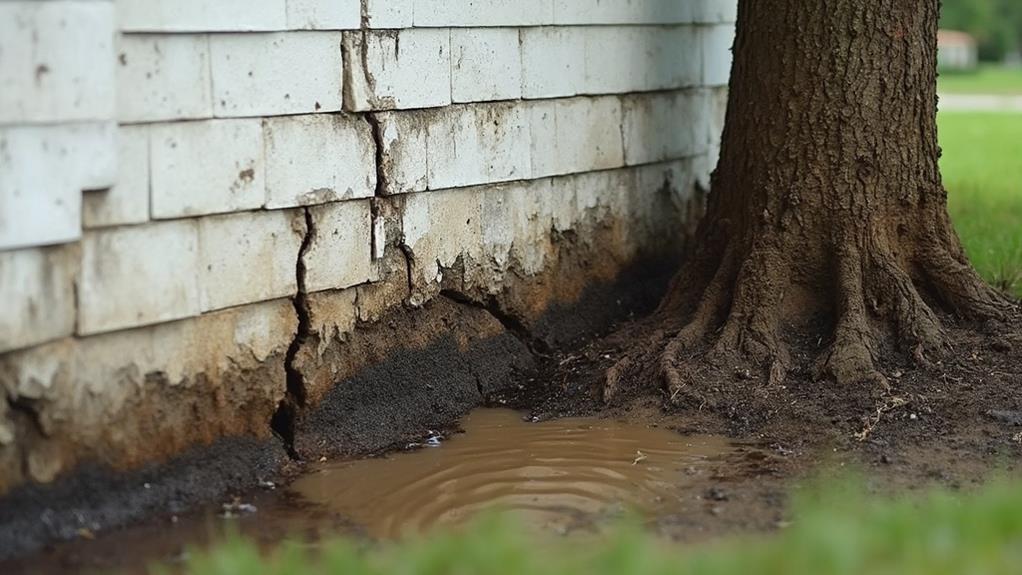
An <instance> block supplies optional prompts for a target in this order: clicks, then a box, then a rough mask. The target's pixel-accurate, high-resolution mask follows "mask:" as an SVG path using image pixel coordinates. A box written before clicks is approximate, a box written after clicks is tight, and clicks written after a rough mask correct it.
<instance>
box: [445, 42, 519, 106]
mask: <svg viewBox="0 0 1022 575" xmlns="http://www.w3.org/2000/svg"><path fill="white" fill-rule="evenodd" d="M521 96H522V56H521V46H520V45H519V32H518V30H516V29H514V28H468V29H462V28H458V29H455V30H451V100H453V101H454V102H456V103H457V102H485V101H487V100H515V99H518V98H520V97H521Z"/></svg>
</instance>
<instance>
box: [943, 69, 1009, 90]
mask: <svg viewBox="0 0 1022 575" xmlns="http://www.w3.org/2000/svg"><path fill="white" fill-rule="evenodd" d="M937 91H938V92H940V93H943V94H996V95H999V96H1000V95H1012V94H1017V95H1020V96H1022V69H1020V68H1005V67H1003V66H992V65H986V66H982V67H980V68H979V69H978V70H976V71H975V72H941V73H940V79H939V80H938V81H937Z"/></svg>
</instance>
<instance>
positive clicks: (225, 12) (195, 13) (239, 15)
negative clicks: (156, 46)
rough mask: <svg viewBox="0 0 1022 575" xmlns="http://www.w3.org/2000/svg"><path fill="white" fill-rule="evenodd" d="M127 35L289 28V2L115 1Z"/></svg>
mask: <svg viewBox="0 0 1022 575" xmlns="http://www.w3.org/2000/svg"><path fill="white" fill-rule="evenodd" d="M116 3H117V22H118V25H119V26H120V28H121V30H124V31H127V32H205V31H215V32H249V31H267V30H284V29H286V28H287V17H288V11H287V0H258V1H253V0H216V1H215V2H210V1H209V0H173V1H169V0H116Z"/></svg>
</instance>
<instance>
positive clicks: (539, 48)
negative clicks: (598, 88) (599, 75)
mask: <svg viewBox="0 0 1022 575" xmlns="http://www.w3.org/2000/svg"><path fill="white" fill-rule="evenodd" d="M588 31H589V29H588V28H551V27H544V28H525V29H523V30H522V31H521V50H522V96H523V97H525V98H557V97H562V96H574V95H575V94H578V93H581V92H582V91H583V90H584V89H585V74H586V70H585V61H586V34H587V33H588Z"/></svg>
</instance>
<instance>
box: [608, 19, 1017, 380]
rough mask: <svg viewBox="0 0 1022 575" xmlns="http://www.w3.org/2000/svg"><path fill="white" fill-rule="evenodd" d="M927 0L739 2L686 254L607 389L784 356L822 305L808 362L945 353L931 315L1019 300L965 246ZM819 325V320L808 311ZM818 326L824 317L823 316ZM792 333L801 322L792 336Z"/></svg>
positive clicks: (788, 359) (831, 370) (819, 372)
mask: <svg viewBox="0 0 1022 575" xmlns="http://www.w3.org/2000/svg"><path fill="white" fill-rule="evenodd" d="M938 5H939V1H938V0H827V1H825V2H824V1H818V0H817V1H807V0H742V1H741V3H740V7H739V15H738V32H737V38H736V40H735V46H734V65H733V69H732V75H731V85H730V93H729V98H728V105H727V115H726V121H725V128H724V134H723V140H722V146H721V156H720V159H719V163H718V165H717V169H716V171H715V172H714V174H713V177H712V192H711V194H710V195H709V198H708V200H707V207H706V213H705V215H704V217H703V220H702V221H701V223H700V225H699V228H698V231H697V234H696V237H695V247H694V250H693V255H692V257H691V258H690V259H689V260H688V261H687V262H686V263H685V264H684V265H683V267H682V269H681V270H680V272H679V273H678V274H677V276H676V277H675V279H674V281H673V283H672V286H671V288H670V291H669V293H668V295H667V297H666V298H665V299H664V301H663V302H662V303H661V305H660V307H659V309H658V310H657V311H656V313H655V314H654V315H653V316H652V318H651V319H650V320H648V321H649V322H651V324H647V325H653V327H654V329H653V330H652V333H653V335H652V336H651V337H652V341H642V342H641V343H640V344H638V345H636V346H635V347H634V348H632V350H631V351H630V352H626V353H625V355H624V356H623V357H622V358H621V360H620V361H619V362H618V363H617V364H616V365H615V366H614V367H612V368H611V369H610V370H609V371H608V373H607V382H606V385H605V388H604V392H605V398H608V399H609V398H610V397H612V396H613V394H614V393H615V391H616V390H617V389H618V388H619V386H620V385H622V382H624V381H625V380H628V379H633V378H636V377H642V376H649V375H651V373H652V372H651V371H650V370H651V369H653V370H654V371H655V373H656V375H659V376H660V377H661V378H662V380H663V382H664V383H665V384H666V385H667V386H668V390H669V391H670V392H671V394H672V397H673V396H675V395H677V394H678V393H679V392H682V393H684V390H685V389H686V387H687V386H689V385H690V384H691V381H690V378H689V377H687V374H688V373H690V372H691V370H692V369H694V368H696V367H697V365H696V364H697V363H698V364H706V363H709V364H715V365H728V366H731V365H735V364H740V363H742V362H744V364H746V365H752V366H759V367H761V368H762V369H763V370H764V372H763V373H764V376H766V377H767V378H768V380H769V382H770V383H772V384H777V383H779V382H780V381H782V380H783V379H784V377H785V375H786V374H787V373H788V371H789V369H790V368H791V366H792V355H791V354H790V353H789V350H788V346H787V345H786V342H787V341H790V340H792V339H797V337H794V338H793V337H791V336H792V334H791V333H787V331H788V330H795V331H802V332H803V333H801V335H802V336H803V337H807V336H810V335H811V336H812V337H813V338H814V339H816V338H817V336H816V334H815V333H812V334H810V333H809V332H810V331H811V330H812V329H813V328H812V327H811V325H812V321H811V318H814V317H815V318H820V317H824V318H828V323H829V325H828V326H826V333H825V334H823V337H824V341H827V340H829V341H830V345H829V347H827V348H826V351H824V352H823V353H822V354H820V356H819V357H818V358H816V359H815V363H814V366H813V373H814V375H815V377H817V378H825V377H829V378H833V379H835V380H837V381H838V382H839V383H848V384H861V383H872V384H879V385H886V380H885V378H884V376H883V375H882V374H881V372H880V370H878V369H877V366H878V365H879V364H880V363H881V362H882V360H883V359H884V358H886V356H887V354H891V353H899V352H904V353H907V354H909V355H911V356H913V357H914V358H915V360H916V361H918V362H921V363H925V362H926V361H927V358H928V357H933V354H937V353H940V352H941V349H942V347H943V344H944V331H943V329H942V326H941V319H940V318H941V317H943V316H945V315H953V316H957V317H963V318H975V319H988V318H1001V317H1004V316H1005V315H1006V314H1007V313H1008V312H1009V310H1010V309H1011V308H1012V306H1013V304H1012V302H1011V301H1010V300H1009V298H1007V297H1006V296H1004V295H1002V294H1001V293H999V292H997V291H996V290H994V289H993V288H991V287H988V286H987V285H986V284H985V283H984V282H983V281H982V280H981V279H980V278H979V276H978V275H977V274H976V272H975V271H974V269H973V268H972V266H971V265H970V263H969V262H968V260H967V258H966V256H965V254H964V252H963V250H962V247H961V244H960V242H959V240H958V237H957V236H956V234H955V231H954V230H953V228H952V227H951V223H950V220H949V218H948V214H947V194H946V192H945V190H944V188H943V186H942V184H941V179H940V172H939V170H938V167H937V160H938V157H939V154H940V150H939V148H938V146H937V127H936V111H937V108H936V105H937V95H936V57H937V19H938V9H939V6H938ZM817 323H819V322H817ZM817 327H818V326H817ZM795 335H796V336H797V335H800V334H795Z"/></svg>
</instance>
